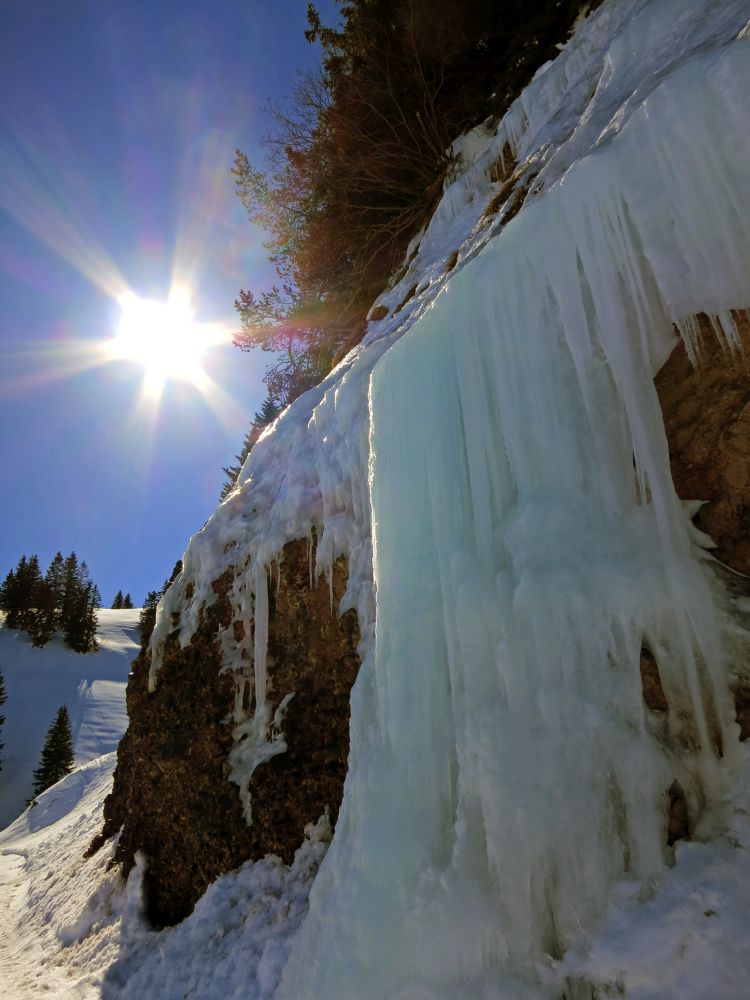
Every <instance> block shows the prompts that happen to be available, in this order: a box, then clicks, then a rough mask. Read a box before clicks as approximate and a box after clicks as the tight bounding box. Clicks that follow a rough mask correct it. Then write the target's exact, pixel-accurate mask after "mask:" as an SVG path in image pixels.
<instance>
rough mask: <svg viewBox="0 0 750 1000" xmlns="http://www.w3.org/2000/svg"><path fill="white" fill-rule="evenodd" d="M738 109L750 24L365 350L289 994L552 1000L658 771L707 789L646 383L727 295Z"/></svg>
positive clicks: (743, 202) (699, 681)
mask: <svg viewBox="0 0 750 1000" xmlns="http://www.w3.org/2000/svg"><path fill="white" fill-rule="evenodd" d="M749 126H750V42H748V40H737V41H734V42H731V43H730V44H727V45H722V46H721V47H717V48H715V49H713V50H711V51H709V52H704V53H703V54H701V55H699V56H696V57H695V58H693V59H691V60H690V61H688V62H686V63H684V64H683V65H681V66H680V67H678V68H676V69H675V70H674V71H673V72H671V73H670V74H668V75H666V77H665V78H664V79H662V81H661V82H660V83H659V85H658V86H656V87H655V88H653V89H652V90H651V92H650V93H649V94H648V96H647V97H646V98H645V99H644V100H643V101H641V102H640V104H639V106H638V107H637V108H636V109H635V110H632V113H629V117H628V121H627V123H626V124H625V125H624V126H623V127H622V128H621V129H619V130H618V134H617V135H616V137H615V138H613V139H612V140H611V141H609V142H608V143H606V144H604V145H603V147H602V148H600V149H599V150H598V151H597V152H596V153H594V154H593V155H590V156H588V157H587V158H585V159H583V160H582V161H580V162H578V163H576V164H575V166H573V167H572V168H571V169H570V170H569V171H568V172H567V173H566V174H565V175H564V176H563V178H562V180H561V181H560V182H558V183H556V184H555V185H554V186H553V187H551V189H550V190H549V191H548V192H547V193H546V194H545V195H544V197H542V198H539V199H538V200H537V201H535V202H534V203H532V204H530V205H528V206H527V207H526V208H525V209H524V211H523V212H521V214H520V215H519V216H518V217H517V218H516V219H515V220H514V221H513V222H512V223H510V224H509V225H508V227H507V228H506V230H505V231H504V232H503V234H502V236H501V237H500V238H498V239H496V240H493V241H491V242H490V243H489V244H488V245H487V247H486V248H485V249H484V250H483V252H482V253H481V254H480V255H479V256H478V257H476V258H475V259H474V260H472V261H470V262H469V263H468V264H466V266H464V267H463V269H462V270H461V271H460V272H459V273H458V274H457V275H456V276H455V277H453V278H452V280H451V281H450V282H449V283H448V285H447V286H446V288H445V289H444V291H443V292H442V293H441V294H440V295H439V296H438V298H437V299H436V300H435V301H434V303H433V305H432V306H431V307H430V308H429V309H428V310H426V311H425V312H424V314H423V315H422V317H421V319H420V320H419V321H418V322H417V323H416V324H415V326H414V327H413V328H412V329H411V331H410V332H409V333H408V334H406V335H405V336H404V337H403V338H402V339H401V340H399V341H398V342H397V343H396V344H395V345H394V346H393V347H392V348H391V349H390V350H389V351H388V352H387V353H386V354H385V355H384V357H383V358H382V359H381V360H380V361H379V362H378V363H377V364H376V366H375V368H374V370H373V374H372V379H371V385H370V417H371V433H370V447H371V470H370V488H371V503H372V518H373V542H374V568H375V583H376V586H377V624H376V633H375V644H374V653H373V655H372V656H371V657H370V658H369V659H368V661H367V662H366V663H365V665H364V666H363V668H362V671H361V673H360V678H359V680H358V682H357V685H356V687H355V691H354V693H353V700H352V750H351V761H350V772H349V776H348V778H347V784H346V789H345V796H344V803H343V807H342V812H341V815H340V818H339V823H338V827H337V832H336V836H335V839H334V842H333V844H332V847H331V849H330V851H329V854H328V856H327V859H326V862H325V863H324V866H323V869H322V871H321V873H320V875H319V877H318V880H317V881H316V883H315V885H314V887H313V892H312V894H311V911H310V916H309V918H308V921H307V923H306V924H305V926H304V928H303V930H302V933H301V937H300V940H299V942H298V944H297V946H296V949H295V951H294V953H293V955H292V958H291V959H290V962H289V964H288V966H287V968H286V970H285V974H284V979H283V982H282V987H281V989H280V994H279V995H280V996H282V997H284V998H286V1000H304V998H311V1000H312V998H315V1000H319V998H322V997H325V998H326V1000H349V998H351V997H353V996H358V997H362V998H372V1000H376V998H377V1000H382V998H386V997H388V998H391V997H400V998H403V1000H406V998H409V1000H428V998H429V1000H433V998H445V1000H448V998H451V1000H457V998H466V1000H468V998H471V1000H478V998H489V997H492V998H499V997H513V998H518V997H519V996H521V995H524V996H527V995H545V996H546V995H549V996H559V993H560V990H559V983H557V982H556V979H555V975H554V973H553V971H552V967H551V961H552V959H554V958H555V957H558V956H559V955H560V954H561V953H562V951H563V950H564V949H565V948H566V947H568V946H570V945H571V944H572V943H574V942H580V940H581V938H582V935H583V934H584V932H585V928H586V927H587V926H590V925H591V923H592V921H593V920H594V919H595V917H596V915H597V914H598V913H600V912H601V909H602V907H603V904H604V902H605V901H606V898H607V894H608V891H609V889H610V887H611V885H612V882H613V881H614V880H615V879H617V878H620V877H622V875H623V874H629V875H631V876H634V877H636V878H638V879H643V880H644V881H645V880H647V879H648V878H649V877H651V876H653V875H654V874H655V873H657V872H658V871H659V870H660V868H661V867H662V866H663V864H664V860H665V855H664V850H665V849H664V846H663V845H664V841H665V825H666V807H665V795H666V792H667V789H668V787H669V786H670V784H671V782H672V781H673V780H674V779H677V780H679V782H680V784H681V785H682V787H683V789H684V790H685V793H686V795H687V799H688V804H689V808H690V811H691V813H692V815H696V814H697V812H698V811H699V810H700V809H701V808H702V807H703V806H705V805H706V803H707V802H709V803H710V802H712V801H715V800H716V799H717V797H718V796H719V795H720V794H721V791H722V781H723V780H724V776H725V775H726V774H727V773H728V772H729V771H731V750H730V748H731V745H732V744H731V743H730V742H729V741H728V740H727V738H726V737H727V733H728V732H729V727H731V726H732V725H733V724H732V723H731V712H730V710H729V705H728V698H727V695H726V678H725V674H724V671H725V666H726V665H725V663H724V654H723V651H722V637H721V611H720V607H719V605H718V604H717V600H718V598H717V594H716V592H715V590H714V586H713V584H712V581H711V577H710V575H709V574H708V573H707V572H706V569H705V566H704V565H703V564H702V561H701V553H700V551H699V550H697V549H696V548H695V547H694V545H693V544H692V542H691V532H690V525H689V522H688V519H687V517H686V515H685V513H684V512H683V510H682V507H681V504H680V502H679V500H678V499H677V497H676V495H675V493H674V490H673V487H672V484H671V479H670V475H669V462H668V454H667V447H666V441H665V437H664V432H663V427H662V422H661V418H660V413H659V408H658V402H657V399H656V395H655V391H654V388H653V383H652V375H653V372H654V371H655V369H656V368H657V367H658V365H659V364H660V363H661V361H663V359H664V357H665V355H666V353H667V352H668V350H669V348H670V347H671V345H672V343H673V338H672V325H673V324H677V325H678V327H679V329H680V332H681V333H682V335H683V336H684V337H685V338H686V340H687V342H688V344H689V346H690V348H691V350H693V351H694V352H697V351H699V346H700V345H699V344H697V343H696V342H695V341H694V340H693V337H694V324H693V323H691V321H690V316H691V314H693V313H695V312H696V311H698V310H704V311H707V312H709V313H711V314H712V315H713V316H714V317H715V319H716V327H717V333H718V335H720V336H721V337H722V338H723V339H725V341H726V342H727V344H728V346H729V347H731V345H732V343H733V339H734V328H733V322H732V319H731V315H730V313H729V309H730V308H746V307H748V306H749V305H750V282H749V281H748V277H747V275H748V273H750V240H748V235H747V233H748V220H750V127H749ZM644 641H645V642H646V643H647V645H648V646H649V647H650V648H651V650H653V652H654V653H655V655H656V659H657V660H658V663H659V669H660V672H661V679H662V683H663V686H664V690H665V693H666V697H667V700H668V702H669V704H670V712H669V713H668V715H667V717H666V719H662V720H661V721H656V720H655V719H654V718H653V717H650V716H649V713H648V711H647V709H646V708H645V706H644V704H643V699H642V694H641V681H640V676H639V652H640V648H641V643H642V642H644ZM722 752H723V754H724V759H723V760H722V759H720V758H721V754H722Z"/></svg>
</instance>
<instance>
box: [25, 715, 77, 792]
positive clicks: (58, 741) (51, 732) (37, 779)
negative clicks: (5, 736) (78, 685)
mask: <svg viewBox="0 0 750 1000" xmlns="http://www.w3.org/2000/svg"><path fill="white" fill-rule="evenodd" d="M73 762H74V756H73V736H72V733H71V731H70V718H69V716H68V710H67V708H66V707H65V705H61V706H60V708H59V709H58V712H57V715H56V716H55V721H54V722H53V723H52V725H51V726H50V727H49V729H48V730H47V737H46V739H45V741H44V747H43V749H42V756H41V760H40V761H39V767H38V768H37V769H36V770H35V771H34V789H33V797H34V798H36V796H37V795H41V793H42V792H43V791H45V790H46V789H47V788H49V787H50V786H51V785H54V784H55V783H56V782H58V781H60V779H61V778H64V777H65V775H66V774H70V772H71V771H72V770H73Z"/></svg>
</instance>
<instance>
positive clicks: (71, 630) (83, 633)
mask: <svg viewBox="0 0 750 1000" xmlns="http://www.w3.org/2000/svg"><path fill="white" fill-rule="evenodd" d="M80 575H81V578H82V582H81V585H80V587H79V590H78V592H77V594H76V596H75V599H74V601H73V604H72V607H71V613H70V617H69V619H68V622H67V624H66V626H65V629H64V633H63V635H64V638H65V642H66V643H67V645H68V646H70V648H71V649H72V650H74V651H75V652H76V653H91V652H93V651H94V650H96V649H97V648H98V647H97V642H96V627H97V621H98V618H97V614H96V612H97V608H99V607H100V606H101V597H100V595H99V588H98V587H96V586H95V585H94V584H93V583H92V582H91V580H90V579H88V570H87V568H86V563H81V566H80Z"/></svg>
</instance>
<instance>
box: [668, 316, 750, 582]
mask: <svg viewBox="0 0 750 1000" xmlns="http://www.w3.org/2000/svg"><path fill="white" fill-rule="evenodd" d="M698 321H699V324H700V330H701V334H702V346H701V351H700V359H699V363H698V366H697V367H695V368H694V367H693V365H692V364H691V363H690V360H689V359H688V356H687V353H686V351H685V348H684V347H683V346H682V344H679V345H678V346H677V347H676V348H675V349H674V351H673V352H672V354H671V355H670V357H669V359H668V361H667V362H666V364H665V365H664V366H663V368H662V369H661V371H660V372H659V374H658V375H657V377H656V389H657V392H658V394H659V401H660V403H661V408H662V413H663V415H664V425H665V428H666V432H667V440H668V442H669V458H670V463H671V467H672V479H673V480H674V484H675V489H676V490H677V493H678V495H679V496H680V497H681V498H682V499H683V500H706V501H708V502H707V503H706V504H705V506H704V507H703V508H701V510H700V511H699V513H698V514H697V516H696V518H695V523H696V525H697V526H698V527H699V528H700V529H701V530H702V531H705V532H706V533H707V534H709V535H710V536H711V538H713V540H714V541H715V542H716V543H717V548H716V550H715V555H716V557H717V558H718V559H719V560H720V561H721V562H723V563H725V564H726V565H727V566H730V567H731V568H732V569H734V570H737V571H738V572H740V573H744V574H750V360H749V358H750V323H748V320H747V317H746V316H745V315H744V313H742V314H741V313H736V314H735V321H736V322H737V327H738V330H739V333H740V336H741V339H742V344H743V346H744V352H745V353H744V354H742V353H740V352H735V353H733V354H729V353H728V352H727V351H726V349H725V348H724V347H722V345H721V344H720V343H719V340H718V339H717V337H716V335H715V333H714V331H713V329H712V328H711V324H710V322H709V320H708V319H707V317H705V316H699V317H698Z"/></svg>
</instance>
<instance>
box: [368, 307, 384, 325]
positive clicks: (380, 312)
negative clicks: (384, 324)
mask: <svg viewBox="0 0 750 1000" xmlns="http://www.w3.org/2000/svg"><path fill="white" fill-rule="evenodd" d="M387 315H388V306H375V308H374V309H373V310H371V312H370V315H369V316H368V319H371V320H372V321H373V323H377V322H378V320H381V319H385V317H386V316H387Z"/></svg>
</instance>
